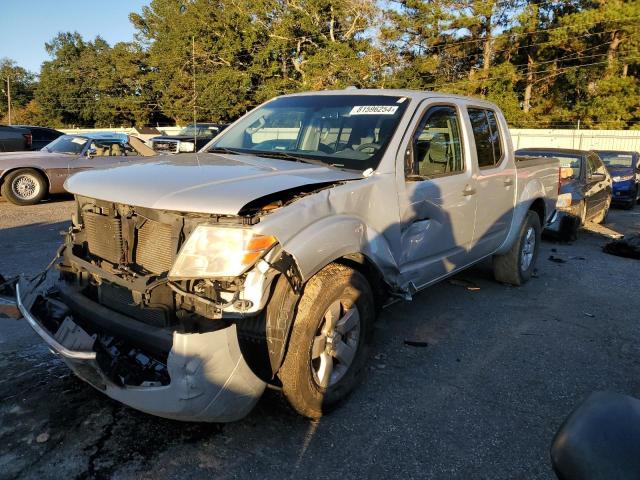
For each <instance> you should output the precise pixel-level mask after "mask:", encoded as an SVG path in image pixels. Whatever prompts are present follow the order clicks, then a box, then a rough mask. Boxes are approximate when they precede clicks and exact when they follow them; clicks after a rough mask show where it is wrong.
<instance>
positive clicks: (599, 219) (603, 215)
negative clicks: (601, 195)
mask: <svg viewBox="0 0 640 480" xmlns="http://www.w3.org/2000/svg"><path fill="white" fill-rule="evenodd" d="M634 203H635V202H633V203H632V204H631V207H630V208H633V204H634ZM609 208H611V197H609V198H607V201H606V202H605V204H604V208H603V209H602V210H600V212H599V213H598V214H597V215H596V216H595V217H594V219H593V221H594V222H595V223H604V222H605V221H606V220H607V216H608V215H609Z"/></svg>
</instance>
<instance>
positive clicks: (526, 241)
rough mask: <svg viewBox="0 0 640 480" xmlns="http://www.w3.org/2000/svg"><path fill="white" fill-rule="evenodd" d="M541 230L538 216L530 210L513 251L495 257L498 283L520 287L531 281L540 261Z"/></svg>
mask: <svg viewBox="0 0 640 480" xmlns="http://www.w3.org/2000/svg"><path fill="white" fill-rule="evenodd" d="M541 230H542V229H541V227H540V218H539V217H538V214H537V213H536V212H533V211H531V210H529V211H528V212H527V215H526V216H525V218H524V221H523V222H522V226H521V227H520V233H519V235H518V238H517V240H516V241H515V242H514V244H513V246H512V247H511V249H510V250H509V251H508V252H507V253H505V254H504V255H494V256H493V276H494V277H495V279H496V280H497V281H498V282H502V283H508V284H510V285H516V286H520V285H522V284H524V283H526V282H528V281H529V279H530V278H531V274H532V273H533V269H534V267H535V264H536V260H537V259H538V250H539V246H540V231H541Z"/></svg>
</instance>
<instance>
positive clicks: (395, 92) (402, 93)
mask: <svg viewBox="0 0 640 480" xmlns="http://www.w3.org/2000/svg"><path fill="white" fill-rule="evenodd" d="M308 95H388V96H390V97H407V98H410V99H412V100H424V99H427V98H442V99H452V98H453V99H456V100H463V101H466V102H469V103H475V104H478V105H484V106H487V107H491V108H493V109H498V110H499V108H498V107H497V106H496V105H495V104H493V103H491V102H487V101H486V100H482V99H480V98H476V97H467V96H464V95H455V94H453V93H444V92H434V91H430V90H409V89H386V88H365V89H359V88H351V87H350V88H345V89H343V90H320V91H310V92H300V93H291V94H288V95H281V96H280V97H277V98H282V97H296V96H308Z"/></svg>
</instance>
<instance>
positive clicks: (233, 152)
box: [207, 147, 242, 155]
mask: <svg viewBox="0 0 640 480" xmlns="http://www.w3.org/2000/svg"><path fill="white" fill-rule="evenodd" d="M207 153H228V154H229V155H240V154H241V153H242V152H238V151H237V150H232V149H230V148H225V147H213V148H210V149H209V150H207Z"/></svg>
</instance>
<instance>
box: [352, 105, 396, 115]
mask: <svg viewBox="0 0 640 480" xmlns="http://www.w3.org/2000/svg"><path fill="white" fill-rule="evenodd" d="M396 110H398V106H397V105H357V106H355V107H353V108H352V109H351V111H350V112H349V115H393V114H394V113H396Z"/></svg>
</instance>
